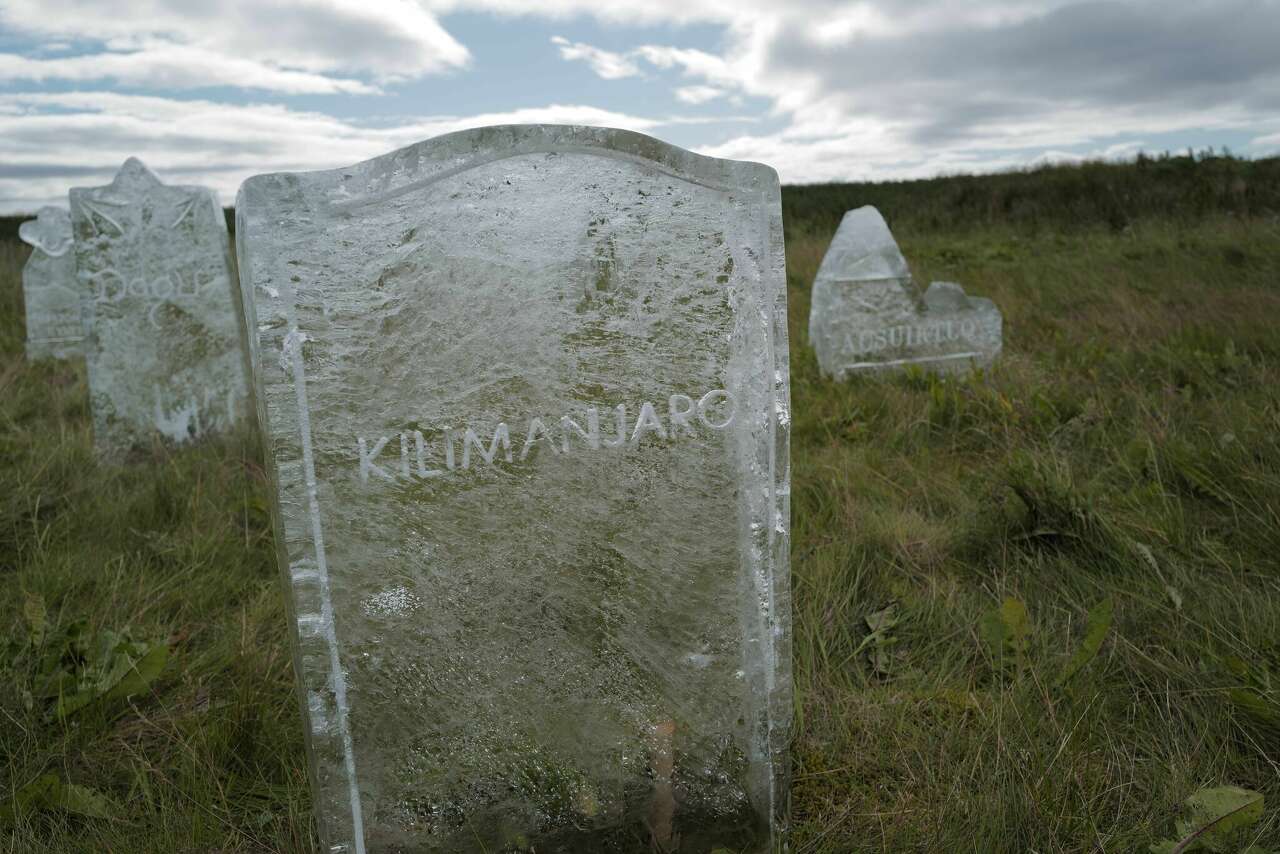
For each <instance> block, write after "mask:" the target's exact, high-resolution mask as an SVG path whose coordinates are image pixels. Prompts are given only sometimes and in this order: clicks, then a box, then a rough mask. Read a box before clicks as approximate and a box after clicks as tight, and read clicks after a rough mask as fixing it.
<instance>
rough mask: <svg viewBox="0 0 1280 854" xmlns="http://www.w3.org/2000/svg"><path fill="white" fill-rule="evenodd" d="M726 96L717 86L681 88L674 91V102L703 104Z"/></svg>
mask: <svg viewBox="0 0 1280 854" xmlns="http://www.w3.org/2000/svg"><path fill="white" fill-rule="evenodd" d="M727 94H728V93H727V92H725V90H723V89H721V88H719V87H717V86H681V87H679V88H678V89H676V90H675V96H676V100H677V101H680V102H682V103H685V104H705V103H707V102H708V101H714V100H715V99H716V98H723V97H724V96H725V95H727Z"/></svg>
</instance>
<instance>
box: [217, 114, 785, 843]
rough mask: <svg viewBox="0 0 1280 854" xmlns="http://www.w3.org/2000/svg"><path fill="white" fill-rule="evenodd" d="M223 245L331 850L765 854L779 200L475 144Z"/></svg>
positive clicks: (330, 186) (621, 162)
mask: <svg viewBox="0 0 1280 854" xmlns="http://www.w3.org/2000/svg"><path fill="white" fill-rule="evenodd" d="M236 215H237V229H236V231H237V251H238V256H239V262H240V265H241V266H240V276H241V282H242V287H243V290H244V305H245V311H246V314H247V317H248V328H249V330H250V338H251V340H252V341H253V353H254V355H253V363H254V378H255V388H256V399H257V402H258V412H259V419H260V421H261V424H262V427H263V431H264V435H265V445H266V448H267V457H268V460H267V462H268V468H269V470H270V471H271V477H272V480H273V482H274V485H275V493H274V496H273V498H274V501H275V519H276V524H277V526H278V527H277V537H276V541H277V543H278V548H279V550H280V562H281V566H282V569H283V570H284V575H285V581H286V584H287V587H288V591H289V602H290V607H291V612H292V618H293V627H294V633H295V640H296V646H295V655H296V662H297V668H296V669H297V672H298V674H299V678H300V697H301V702H302V707H303V713H304V717H305V720H306V724H307V739H308V748H309V751H308V752H309V759H310V770H311V776H312V783H313V786H314V792H315V798H314V803H315V807H316V813H317V817H318V820H319V825H320V828H321V834H322V837H323V840H324V844H325V848H324V850H325V851H333V852H347V854H364V852H385V853H386V854H389V853H390V852H399V851H410V850H412V851H442V852H443V851H449V852H472V851H474V852H480V851H516V850H521V851H525V850H528V851H532V850H536V851H540V852H542V851H545V852H560V851H562V852H579V851H591V852H649V851H653V850H658V851H669V852H686V851H688V852H693V851H698V852H706V851H710V850H712V849H713V848H717V847H724V848H727V849H729V850H733V851H741V852H766V851H772V850H774V848H773V847H772V846H778V845H781V844H782V840H783V838H784V836H785V832H786V816H787V803H788V800H787V798H788V796H787V790H788V786H787V780H788V766H787V733H788V730H789V725H790V709H791V703H792V698H791V697H792V692H791V672H790V599H789V582H788V572H787V542H788V532H789V518H788V494H789V490H788V484H789V478H788V428H789V423H790V419H789V400H788V373H787V325H786V301H785V289H784V281H785V277H784V264H783V245H782V227H781V206H780V196H779V188H778V182H777V176H776V174H775V173H774V171H773V170H772V169H769V168H768V167H765V166H761V165H759V164H755V163H745V162H737V161H731V160H718V159H713V158H709V157H703V156H699V155H696V154H693V153H691V152H688V151H685V150H683V149H680V148H676V147H673V146H671V145H667V144H665V143H663V142H660V141H658V140H656V139H652V138H650V137H647V136H643V135H640V134H636V133H631V132H627V131H621V130H611V129H604V128H592V127H576V126H575V127H568V126H551V125H528V126H503V127H489V128H481V129H476V130H469V131H463V132H460V133H455V134H450V135H447V136H443V137H438V138H435V139H430V140H427V141H425V142H421V143H418V144H415V145H411V146H409V147H407V148H403V149H400V150H399V151H395V152H392V153H390V154H386V155H384V156H382V157H377V158H375V159H373V160H369V161H366V162H363V163H359V164H356V165H355V166H352V167H350V168H346V169H335V170H332V171H325V172H305V173H280V174H271V175H259V176H255V177H252V178H250V179H249V180H248V181H246V182H245V183H244V185H243V186H242V187H241V189H240V193H239V196H238V198H237V201H236Z"/></svg>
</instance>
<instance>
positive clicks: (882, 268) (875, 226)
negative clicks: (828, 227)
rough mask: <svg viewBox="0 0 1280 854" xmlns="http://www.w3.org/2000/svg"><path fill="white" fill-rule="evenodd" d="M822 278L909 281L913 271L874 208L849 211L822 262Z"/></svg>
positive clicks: (820, 276)
mask: <svg viewBox="0 0 1280 854" xmlns="http://www.w3.org/2000/svg"><path fill="white" fill-rule="evenodd" d="M818 276H819V278H830V279H837V280H844V281H873V280H879V279H909V278H910V277H911V271H910V269H908V267H907V259H906V258H903V257H902V252H901V251H900V250H899V249H898V243H897V241H895V240H894V239H893V233H892V232H890V231H889V226H888V224H887V223H886V222H885V221H884V217H883V216H881V215H880V211H878V210H876V209H875V208H874V207H872V206H871V205H865V206H863V207H860V208H856V209H854V210H851V211H849V212H848V213H846V214H845V215H844V218H843V219H842V220H840V227H839V228H838V229H836V236H835V237H833V238H832V239H831V247H830V248H829V249H828V250H827V254H826V256H825V257H824V258H823V259H822V267H821V268H819V270H818Z"/></svg>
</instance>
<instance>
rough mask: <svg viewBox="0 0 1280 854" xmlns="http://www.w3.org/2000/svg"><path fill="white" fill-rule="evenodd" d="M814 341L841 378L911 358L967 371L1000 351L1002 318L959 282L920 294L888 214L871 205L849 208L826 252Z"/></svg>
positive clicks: (816, 294)
mask: <svg viewBox="0 0 1280 854" xmlns="http://www.w3.org/2000/svg"><path fill="white" fill-rule="evenodd" d="M809 340H810V342H811V343H812V344H813V349H814V351H815V353H816V355H817V357H818V366H819V368H821V370H822V373H823V374H826V375H829V376H834V377H836V378H837V379H841V378H843V377H844V376H845V375H847V374H851V373H863V372H883V371H886V370H902V369H903V368H906V367H907V366H909V365H915V366H917V367H919V368H922V369H925V370H929V371H935V372H938V373H963V372H965V371H969V370H972V369H973V368H974V367H979V366H983V365H987V364H990V363H991V362H992V361H994V359H995V358H996V356H998V355H999V354H1000V347H1001V340H1002V320H1001V317H1000V310H999V309H998V308H996V305H995V303H993V302H992V301H991V300H989V299H984V298H983V297H971V296H967V295H966V294H965V292H964V289H963V288H962V287H960V286H959V285H957V284H955V283H954V282H934V283H933V284H931V285H929V287H928V289H927V290H925V292H924V294H923V295H922V294H921V293H920V289H919V287H917V285H916V284H915V282H914V281H913V280H912V278H911V271H910V270H908V269H907V261H906V259H905V258H903V257H902V252H900V251H899V250H898V244H897V242H896V241H895V240H894V239H893V234H892V233H890V231H889V226H888V225H887V224H886V223H885V221H884V217H882V216H881V215H880V212H879V211H878V210H876V209H875V208H873V207H871V206H870V205H867V206H865V207H861V208H857V209H856V210H851V211H849V212H848V213H846V214H845V215H844V218H843V219H842V220H841V221H840V227H839V228H838V229H837V230H836V234H835V237H833V238H832V240H831V246H830V248H828V249H827V254H826V255H825V256H823V259H822V266H821V267H819V268H818V275H817V277H816V278H815V279H814V282H813V299H812V301H811V302H810V307H809Z"/></svg>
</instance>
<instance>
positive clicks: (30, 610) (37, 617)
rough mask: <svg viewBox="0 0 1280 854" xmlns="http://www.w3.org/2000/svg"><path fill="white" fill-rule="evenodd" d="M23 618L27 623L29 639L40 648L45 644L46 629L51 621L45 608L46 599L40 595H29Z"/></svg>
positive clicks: (23, 605) (23, 609) (25, 602)
mask: <svg viewBox="0 0 1280 854" xmlns="http://www.w3.org/2000/svg"><path fill="white" fill-rule="evenodd" d="M22 617H23V619H24V620H26V622H27V639H28V640H30V641H31V645H32V646H40V645H41V644H42V643H44V633H45V628H46V627H47V626H48V620H49V615H48V612H47V611H46V610H45V607H44V597H43V596H41V595H40V594H39V593H28V594H27V598H26V600H25V601H24V602H23V603H22Z"/></svg>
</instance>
